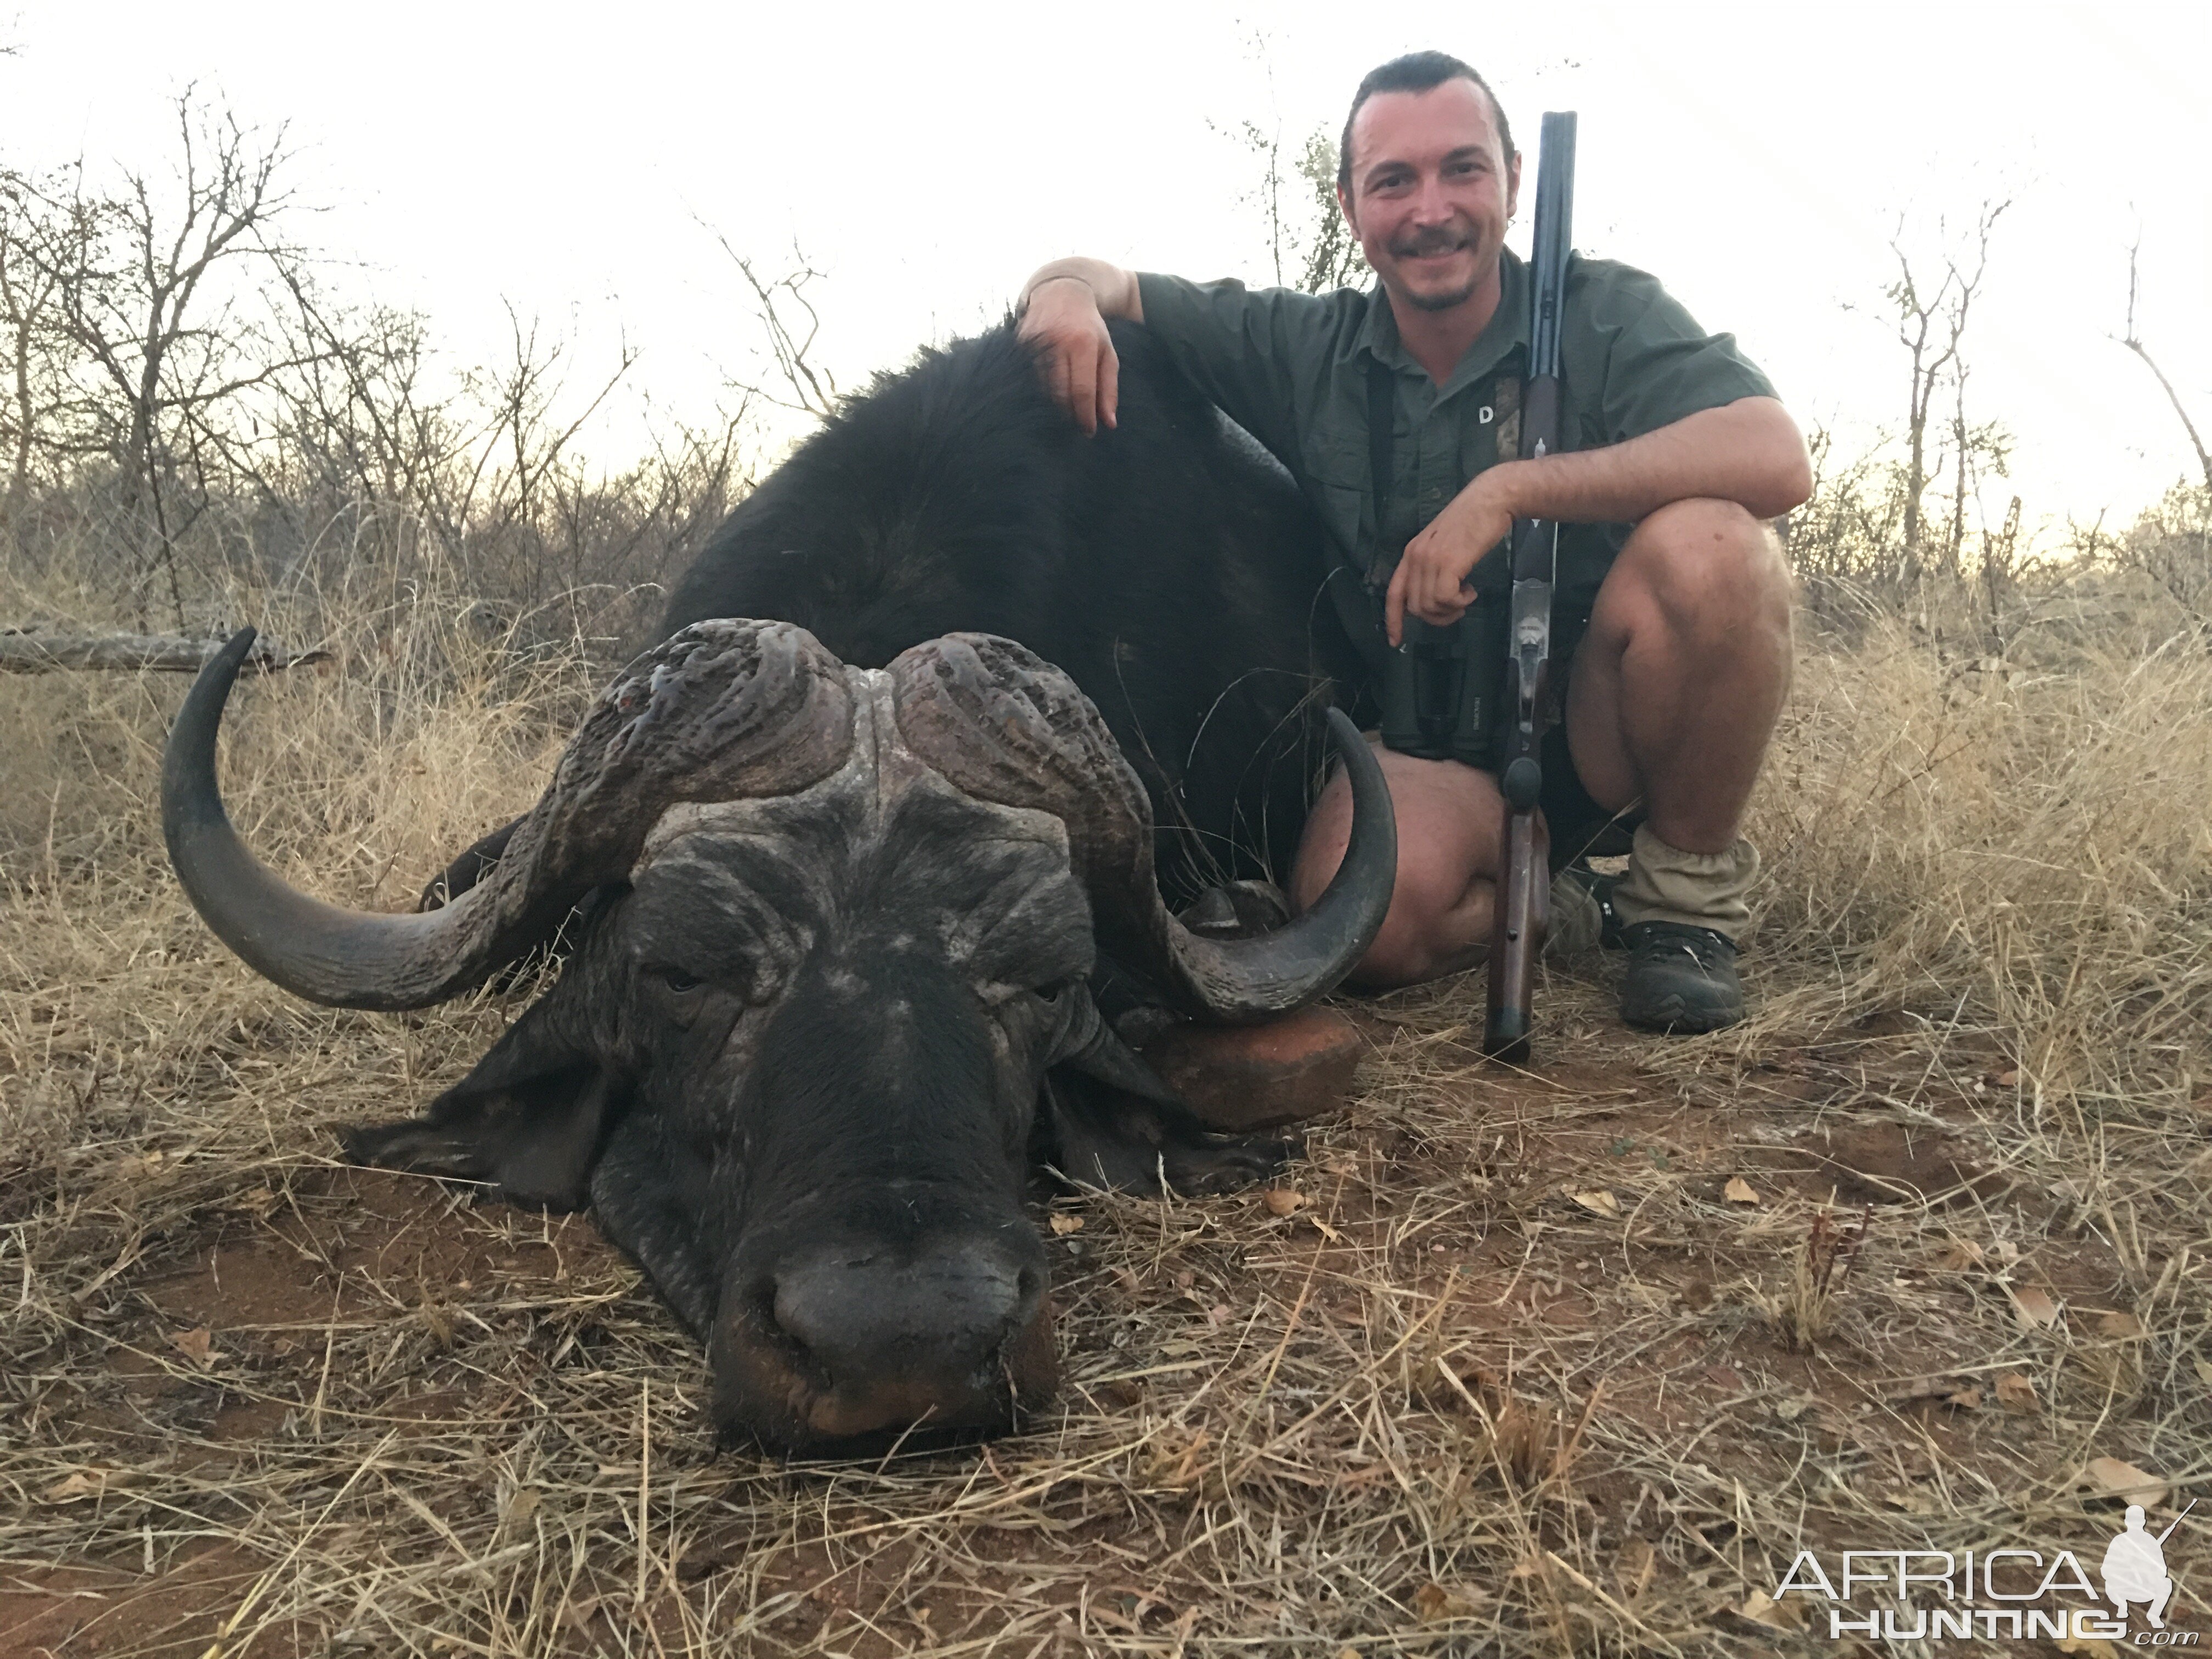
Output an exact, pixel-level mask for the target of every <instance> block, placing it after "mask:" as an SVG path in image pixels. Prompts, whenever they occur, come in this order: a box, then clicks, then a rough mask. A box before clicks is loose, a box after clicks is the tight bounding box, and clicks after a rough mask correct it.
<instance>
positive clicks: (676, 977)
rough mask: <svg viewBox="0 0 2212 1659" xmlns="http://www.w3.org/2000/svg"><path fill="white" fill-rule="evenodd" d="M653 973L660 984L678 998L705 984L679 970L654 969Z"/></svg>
mask: <svg viewBox="0 0 2212 1659" xmlns="http://www.w3.org/2000/svg"><path fill="white" fill-rule="evenodd" d="M655 972H656V973H657V975H658V976H659V980H660V982H661V983H662V984H663V985H665V986H666V987H668V988H669V989H670V990H671V991H673V992H675V993H676V994H677V995H678V996H679V997H680V996H684V995H686V994H689V993H690V992H693V991H696V990H697V989H698V988H699V987H700V986H701V985H702V984H704V983H705V981H703V980H701V979H699V978H697V977H696V976H695V975H690V974H687V973H685V972H684V970H683V969H681V968H662V969H656V970H655Z"/></svg>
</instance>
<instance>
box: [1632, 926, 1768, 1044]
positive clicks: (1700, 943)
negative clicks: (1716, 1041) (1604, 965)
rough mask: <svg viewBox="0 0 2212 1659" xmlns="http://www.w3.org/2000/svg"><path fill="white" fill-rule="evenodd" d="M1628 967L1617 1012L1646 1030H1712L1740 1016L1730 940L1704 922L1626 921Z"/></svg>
mask: <svg viewBox="0 0 2212 1659" xmlns="http://www.w3.org/2000/svg"><path fill="white" fill-rule="evenodd" d="M1620 936H1621V942H1622V943H1623V944H1624V945H1626V946H1627V948H1628V953H1629V954H1628V972H1627V974H1626V975H1625V976H1623V978H1622V980H1621V981H1620V1017H1621V1018H1623V1019H1625V1020H1626V1021H1627V1022H1628V1023H1629V1024H1631V1025H1634V1026H1637V1027H1639V1028H1640V1029H1642V1030H1646V1031H1717V1030H1720V1029H1721V1028H1722V1027H1723V1026H1724V1025H1734V1024H1736V1023H1737V1022H1738V1021H1739V1020H1741V1018H1743V981H1741V979H1739V978H1737V977H1736V971H1735V945H1734V944H1733V943H1732V942H1731V941H1730V940H1729V939H1728V938H1727V936H1726V935H1724V934H1721V933H1715V932H1713V930H1712V929H1711V928H1710V927H1687V926H1686V925H1684V924H1683V923H1681V922H1679V921H1637V922H1631V923H1630V924H1629V925H1628V926H1627V927H1624V928H1622V929H1621V930H1620Z"/></svg>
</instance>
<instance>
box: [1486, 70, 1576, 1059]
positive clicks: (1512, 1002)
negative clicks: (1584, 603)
mask: <svg viewBox="0 0 2212 1659" xmlns="http://www.w3.org/2000/svg"><path fill="white" fill-rule="evenodd" d="M1574 200H1575V117H1574V112H1572V111H1571V110H1570V111H1567V112H1565V113H1559V112H1550V113H1547V114H1546V116H1545V117H1544V126H1543V133H1542V137H1541V148H1540V149H1539V151H1538V154H1537V161H1536V231H1535V249H1534V259H1533V260H1532V261H1531V264H1532V267H1533V269H1532V271H1531V276H1532V278H1533V280H1532V282H1531V283H1530V286H1531V288H1532V289H1534V296H1533V307H1532V309H1533V313H1534V314H1533V316H1532V318H1531V325H1530V329H1529V336H1528V385H1527V386H1526V387H1525V388H1524V390H1523V391H1522V397H1521V440H1522V451H1521V453H1522V454H1524V455H1529V456H1538V455H1549V454H1553V453H1557V451H1558V450H1559V328H1560V325H1561V323H1562V321H1563V320H1564V317H1565V310H1566V295H1567V254H1568V252H1569V249H1570V248H1571V246H1572V243H1573V232H1572V220H1573V217H1574ZM1558 569H1559V525H1558V523H1557V522H1556V521H1554V520H1547V519H1533V520H1522V521H1521V522H1519V523H1517V524H1516V525H1515V526H1514V527H1513V599H1512V609H1511V613H1510V633H1509V634H1508V636H1507V641H1508V647H1509V650H1508V656H1507V660H1506V665H1505V705H1504V706H1505V707H1506V708H1509V709H1510V710H1511V711H1512V724H1511V726H1510V727H1509V728H1508V730H1507V732H1506V739H1505V765H1504V769H1503V770H1502V771H1501V772H1500V773H1499V775H1498V789H1499V791H1500V793H1503V794H1504V797H1505V823H1504V833H1503V836H1501V838H1500V856H1499V860H1498V886H1497V896H1496V898H1495V900H1494V902H1493V903H1492V917H1491V925H1490V1002H1489V1012H1488V1014H1487V1016H1486V1018H1485V1020H1484V1023H1483V1033H1482V1051H1483V1052H1484V1053H1485V1054H1493V1055H1496V1056H1497V1057H1498V1059H1500V1060H1516V1061H1518V1060H1526V1059H1527V1058H1528V1030H1529V1024H1530V1015H1529V1000H1530V997H1531V995H1532V994H1533V991H1534V985H1533V980H1534V974H1535V968H1536V952H1537V951H1539V950H1541V948H1542V946H1543V943H1544V934H1545V933H1546V931H1547V929H1548V928H1549V927H1550V926H1551V890H1552V882H1551V848H1550V846H1549V844H1548V842H1547V838H1546V836H1545V832H1544V830H1543V829H1542V827H1541V824H1539V823H1538V822H1537V817H1536V805H1537V802H1538V800H1539V799H1541V797H1542V795H1543V793H1544V766H1543V757H1542V750H1543V744H1544V732H1545V728H1546V727H1547V726H1549V725H1550V724H1551V713H1552V711H1551V708H1550V702H1551V677H1552V584H1553V579H1554V578H1555V576H1556V575H1557V574H1558Z"/></svg>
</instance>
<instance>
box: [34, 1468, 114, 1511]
mask: <svg viewBox="0 0 2212 1659" xmlns="http://www.w3.org/2000/svg"><path fill="white" fill-rule="evenodd" d="M107 1474H108V1472H107V1471H106V1469H79V1470H78V1471H77V1472H76V1474H66V1475H64V1476H63V1477H62V1478H61V1479H60V1480H57V1481H55V1482H54V1484H53V1485H52V1486H48V1487H47V1488H46V1490H45V1491H44V1492H40V1494H39V1496H40V1498H41V1499H42V1500H43V1501H45V1502H46V1503H49V1504H74V1503H76V1500H77V1499H78V1498H95V1497H97V1496H99V1495H100V1493H101V1492H105V1491H106V1490H107Z"/></svg>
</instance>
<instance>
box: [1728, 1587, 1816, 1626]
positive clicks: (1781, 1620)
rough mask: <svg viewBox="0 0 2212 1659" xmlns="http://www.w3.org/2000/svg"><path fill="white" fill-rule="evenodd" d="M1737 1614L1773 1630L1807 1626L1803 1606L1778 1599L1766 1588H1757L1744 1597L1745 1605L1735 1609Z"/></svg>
mask: <svg viewBox="0 0 2212 1659" xmlns="http://www.w3.org/2000/svg"><path fill="white" fill-rule="evenodd" d="M1735 1616H1736V1617H1737V1618H1739V1619H1748V1620H1751V1622H1752V1623H1753V1624H1754V1625H1765V1626H1768V1627H1769V1628H1770V1629H1773V1630H1802V1629H1804V1628H1805V1614H1804V1612H1803V1610H1802V1608H1800V1607H1797V1606H1796V1604H1795V1603H1790V1602H1780V1601H1775V1600H1774V1599H1773V1598H1772V1597H1771V1596H1770V1595H1767V1593H1766V1592H1765V1590H1759V1589H1755V1590H1753V1591H1752V1593H1751V1594H1750V1595H1747V1596H1746V1597H1744V1599H1743V1605H1742V1606H1741V1607H1738V1608H1736V1609H1735Z"/></svg>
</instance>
